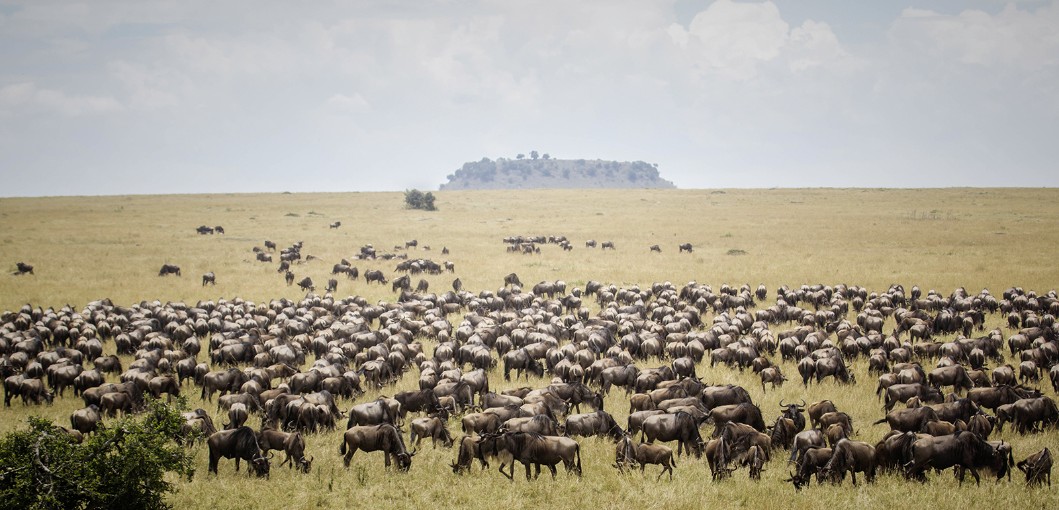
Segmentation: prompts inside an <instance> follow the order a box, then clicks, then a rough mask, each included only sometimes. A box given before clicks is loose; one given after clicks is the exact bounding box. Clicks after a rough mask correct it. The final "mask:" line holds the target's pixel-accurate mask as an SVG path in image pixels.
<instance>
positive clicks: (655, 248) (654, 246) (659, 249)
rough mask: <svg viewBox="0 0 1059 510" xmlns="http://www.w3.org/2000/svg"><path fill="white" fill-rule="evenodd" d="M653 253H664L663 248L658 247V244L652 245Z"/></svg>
mask: <svg viewBox="0 0 1059 510" xmlns="http://www.w3.org/2000/svg"><path fill="white" fill-rule="evenodd" d="M651 251H653V252H658V253H662V247H661V246H658V245H657V244H652V245H651Z"/></svg>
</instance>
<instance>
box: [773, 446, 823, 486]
mask: <svg viewBox="0 0 1059 510" xmlns="http://www.w3.org/2000/svg"><path fill="white" fill-rule="evenodd" d="M833 453H834V452H832V451H831V449H830V448H824V447H811V448H809V449H807V450H806V451H805V454H804V455H803V456H801V457H800V458H799V460H798V463H797V470H796V472H794V473H790V475H791V477H790V478H788V479H786V480H784V481H788V482H791V483H792V484H794V489H795V490H801V488H802V487H803V486H805V485H807V484H808V483H809V480H810V479H811V478H812V476H813V474H815V475H816V481H817V482H818V483H823V481H824V480H823V478H822V476H821V475H822V473H821V471H822V470H823V468H824V467H825V466H827V463H828V462H830V461H831V456H832V454H833Z"/></svg>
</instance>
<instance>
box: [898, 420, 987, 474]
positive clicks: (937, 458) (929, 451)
mask: <svg viewBox="0 0 1059 510" xmlns="http://www.w3.org/2000/svg"><path fill="white" fill-rule="evenodd" d="M910 453H911V455H910V458H911V460H910V461H909V462H908V464H906V465H905V476H907V477H908V478H914V479H917V480H925V479H926V476H925V473H926V471H927V470H928V469H931V468H933V469H936V470H938V471H941V470H943V469H946V468H950V467H953V466H961V467H963V468H964V469H968V470H970V471H971V475H972V476H974V481H975V484H979V483H980V482H981V479H980V477H979V476H978V469H977V467H978V463H977V462H975V459H976V458H977V457H991V456H992V455H994V451H993V448H992V447H991V446H989V444H987V443H986V442H985V441H984V440H983V439H982V438H980V437H978V436H977V435H975V434H973V433H970V432H964V431H959V432H956V433H955V434H953V435H951V436H939V437H923V438H920V439H917V440H916V441H915V442H914V443H912V446H911V452H910ZM959 480H960V483H961V484H962V483H963V476H962V472H961V473H960V476H959Z"/></svg>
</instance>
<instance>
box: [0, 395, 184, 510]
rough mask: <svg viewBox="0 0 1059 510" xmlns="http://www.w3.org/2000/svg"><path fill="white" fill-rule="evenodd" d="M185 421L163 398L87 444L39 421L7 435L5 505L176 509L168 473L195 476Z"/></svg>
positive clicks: (2, 464)
mask: <svg viewBox="0 0 1059 510" xmlns="http://www.w3.org/2000/svg"><path fill="white" fill-rule="evenodd" d="M182 422H183V419H182V418H181V416H180V413H179V412H178V411H176V410H175V409H173V408H170V407H169V406H168V405H166V404H164V403H162V402H160V401H151V402H148V406H147V411H146V412H145V413H143V414H141V415H139V416H135V417H128V418H124V419H122V420H119V421H117V422H115V423H112V424H110V426H108V427H107V428H106V429H102V430H100V431H98V432H97V433H95V434H93V435H92V436H91V437H89V438H87V439H85V441H84V442H83V443H81V444H77V443H75V442H74V441H72V440H71V438H70V436H69V435H68V434H67V432H66V431H65V430H64V429H61V428H59V427H57V426H55V425H54V424H52V423H51V422H49V421H47V420H45V419H43V418H39V417H33V418H30V419H29V428H28V429H27V430H23V431H16V432H12V433H10V434H7V435H6V436H4V437H3V438H0V508H20V509H24V508H55V509H73V508H93V509H94V508H151V509H154V508H168V505H166V503H165V501H164V500H163V497H164V496H165V494H166V493H167V492H169V491H172V490H173V485H172V484H171V483H169V482H167V481H166V480H165V474H166V473H168V472H173V473H176V474H177V475H179V476H185V477H187V478H188V479H190V478H191V476H192V475H193V474H194V468H193V467H192V460H193V457H192V454H191V451H190V450H188V449H186V448H183V447H181V446H179V445H178V444H177V442H176V438H177V437H178V436H179V434H180V425H181V423H182Z"/></svg>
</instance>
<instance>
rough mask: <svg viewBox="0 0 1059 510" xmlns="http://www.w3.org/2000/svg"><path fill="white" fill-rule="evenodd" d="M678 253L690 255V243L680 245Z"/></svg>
mask: <svg viewBox="0 0 1059 510" xmlns="http://www.w3.org/2000/svg"><path fill="white" fill-rule="evenodd" d="M679 248H680V253H684V252H688V253H691V249H692V247H691V243H684V244H681V245H680V247H679Z"/></svg>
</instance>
